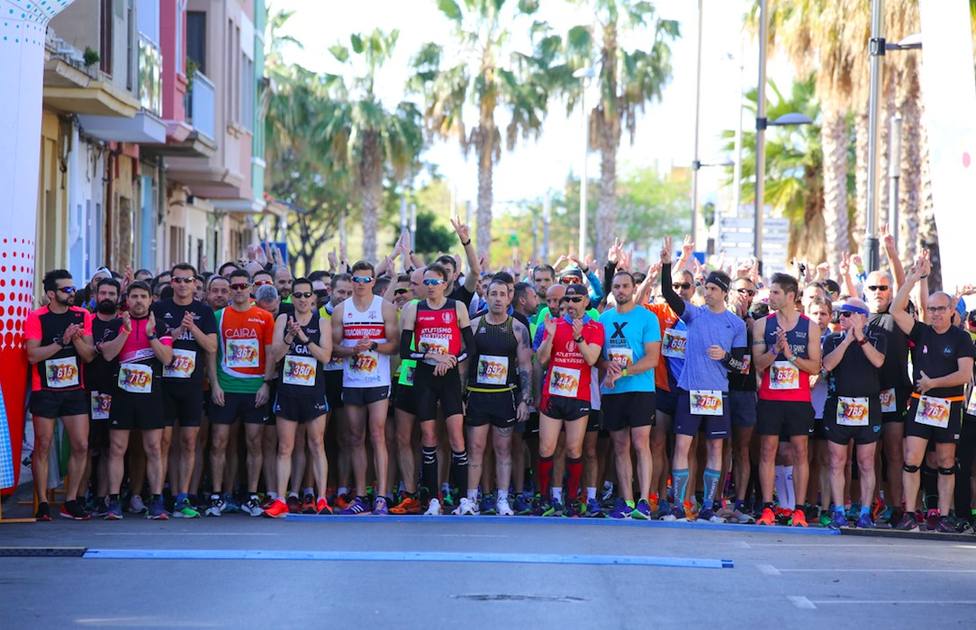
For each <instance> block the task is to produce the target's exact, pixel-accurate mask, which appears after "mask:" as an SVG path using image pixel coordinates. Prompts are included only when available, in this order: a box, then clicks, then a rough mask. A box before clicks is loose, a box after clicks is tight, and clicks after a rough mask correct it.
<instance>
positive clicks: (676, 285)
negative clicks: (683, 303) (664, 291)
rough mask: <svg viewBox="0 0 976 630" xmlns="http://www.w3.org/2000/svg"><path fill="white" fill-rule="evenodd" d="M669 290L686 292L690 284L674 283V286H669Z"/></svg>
mask: <svg viewBox="0 0 976 630" xmlns="http://www.w3.org/2000/svg"><path fill="white" fill-rule="evenodd" d="M671 288H672V289H674V290H675V291H677V290H678V289H681V290H682V291H687V290H688V289H690V288H691V283H690V282H675V283H674V284H672V285H671Z"/></svg>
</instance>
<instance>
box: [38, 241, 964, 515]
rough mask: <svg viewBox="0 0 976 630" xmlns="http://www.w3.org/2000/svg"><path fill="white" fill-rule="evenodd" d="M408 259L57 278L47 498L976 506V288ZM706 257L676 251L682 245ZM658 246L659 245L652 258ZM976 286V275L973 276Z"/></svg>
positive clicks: (634, 506) (120, 502) (49, 322)
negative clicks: (60, 433)
mask: <svg viewBox="0 0 976 630" xmlns="http://www.w3.org/2000/svg"><path fill="white" fill-rule="evenodd" d="M454 227H455V231H456V233H457V235H458V238H459V241H460V247H461V248H463V257H455V256H454V255H451V254H445V255H443V256H440V257H438V258H436V260H422V259H420V258H419V257H418V256H417V255H416V254H415V253H414V252H413V251H412V250H411V248H410V244H409V239H408V238H406V237H402V238H401V239H400V241H399V242H398V243H397V245H396V247H395V249H394V251H393V252H392V253H391V254H390V255H389V256H387V257H386V258H385V259H383V260H381V261H358V262H352V263H351V264H350V263H347V261H343V260H338V259H336V258H335V257H334V256H330V257H329V258H330V269H329V270H328V271H326V270H321V271H313V272H311V273H308V274H307V276H306V277H301V278H295V277H293V275H292V272H291V271H290V270H289V268H288V266H286V265H285V264H283V261H282V260H281V257H280V255H279V253H278V251H277V250H276V249H273V248H263V249H262V248H253V249H252V250H251V251H250V255H249V258H248V259H246V260H241V261H235V262H226V263H224V264H222V265H220V267H219V268H217V269H216V270H214V271H213V272H209V271H203V270H198V269H196V268H194V267H193V266H192V265H189V264H177V265H175V266H173V268H172V269H170V270H167V271H164V272H161V273H159V274H155V275H154V274H153V273H152V272H150V271H148V270H140V271H136V272H134V273H133V272H132V271H131V270H124V271H123V270H110V269H105V268H103V269H100V270H99V271H98V272H97V273H96V274H95V275H94V277H93V278H91V279H88V281H87V282H86V283H85V284H84V285H79V284H76V279H74V278H72V277H71V275H70V274H69V273H68V272H67V271H65V270H52V271H48V272H47V273H46V274H45V275H44V280H43V300H42V304H43V306H41V307H40V308H39V309H38V310H36V311H34V312H33V313H31V314H30V316H29V318H28V321H27V325H26V338H27V356H28V362H29V369H30V371H31V389H32V391H31V394H30V402H29V411H30V416H31V419H32V422H33V428H34V433H33V435H34V444H33V456H32V465H33V473H34V475H33V476H34V479H35V490H36V495H37V505H38V507H37V513H36V516H37V518H38V519H39V520H50V518H51V516H52V509H51V507H50V504H49V500H50V490H49V489H48V483H46V481H47V479H48V478H49V474H48V466H49V460H50V453H51V449H52V441H53V436H54V434H55V424H56V421H57V420H59V419H60V421H61V423H63V427H64V435H65V436H66V438H67V441H68V443H69V445H70V449H69V450H70V455H69V456H68V458H67V469H66V471H64V473H65V474H64V479H65V482H64V494H65V500H64V501H63V503H62V505H61V507H60V511H59V514H60V516H62V517H65V518H69V519H75V520H86V519H89V518H105V519H109V520H112V519H121V518H123V514H124V513H130V514H145V515H146V516H147V517H148V518H152V519H167V518H171V517H176V518H197V517H201V516H209V517H219V516H221V515H223V514H227V513H229V512H243V513H245V514H248V515H251V516H255V517H260V516H266V517H274V518H277V517H282V516H285V515H287V514H289V513H305V514H340V513H341V514H347V515H360V514H373V515H386V514H418V515H419V514H428V515H432V514H446V513H449V514H455V515H459V516H471V515H479V514H480V515H499V516H512V515H537V516H554V517H555V516H562V517H584V518H598V517H607V518H633V519H663V520H689V521H691V520H706V521H711V522H732V523H743V524H748V523H758V524H760V525H777V524H779V525H791V526H800V527H806V526H814V525H820V526H825V527H848V526H853V527H859V528H872V527H882V526H884V527H895V528H897V529H901V530H914V529H918V528H922V529H929V530H938V531H941V532H966V531H972V523H971V518H972V515H973V514H974V513H976V509H973V508H974V506H976V500H974V497H973V494H974V493H973V481H974V476H973V460H974V448H976V394H972V393H971V391H972V387H971V382H972V380H973V358H974V356H976V350H974V345H973V339H972V336H971V334H970V332H968V330H967V328H974V329H976V317H974V316H976V313H973V314H967V312H966V309H965V305H964V301H963V299H962V297H963V296H962V295H960V294H955V295H953V294H948V293H944V292H940V291H937V292H932V293H930V292H929V289H928V286H927V278H928V274H929V271H930V262H929V260H928V258H927V257H926V255H925V254H924V253H923V254H922V255H921V256H920V257H919V258H918V259H917V260H915V261H914V262H913V264H912V266H911V268H910V269H908V270H905V269H903V268H902V265H901V263H900V262H899V256H898V252H897V251H895V247H894V243H893V240H892V239H890V238H885V240H884V250H885V254H886V255H885V256H884V257H883V261H882V263H883V267H882V269H883V270H881V271H870V272H868V271H867V270H865V269H863V268H862V266H861V263H860V260H859V259H858V258H857V257H856V256H855V257H853V258H847V257H845V260H844V262H843V264H842V265H841V268H840V270H839V274H838V275H839V277H835V278H831V277H829V275H830V273H829V268H828V267H827V266H826V265H821V266H818V267H813V266H808V265H805V264H802V263H797V264H796V265H795V266H794V269H792V270H791V272H792V273H773V274H771V275H770V276H769V277H763V276H762V275H761V270H760V268H759V265H758V264H757V263H756V262H755V261H752V260H749V261H741V262H739V264H737V265H734V266H729V267H725V266H724V264H723V262H722V261H721V260H718V261H714V262H713V265H712V266H711V267H708V266H706V265H705V264H704V263H703V262H701V261H699V260H698V259H697V258H696V257H695V256H694V254H693V247H692V244H691V243H690V242H689V241H688V240H687V239H686V241H685V243H684V245H683V246H681V247H672V243H671V240H670V239H666V240H665V242H664V245H663V247H662V249H661V253H660V260H656V261H653V264H645V263H644V261H638V263H639V265H638V264H634V263H633V262H632V260H633V259H632V257H631V255H629V254H627V253H626V252H625V251H624V249H623V247H622V245H621V244H620V243H617V244H615V245H614V246H613V247H612V248H611V250H610V251H609V252H608V255H607V257H606V260H604V261H600V262H598V261H596V260H593V259H590V260H580V259H578V258H576V257H573V256H561V257H560V258H559V260H557V261H555V263H554V264H553V265H549V264H537V265H534V266H531V265H524V266H523V265H520V264H515V265H511V266H506V267H505V268H502V269H492V270H489V269H485V268H483V263H482V262H481V261H479V259H478V257H477V255H476V253H475V250H474V248H473V246H472V244H471V239H470V236H469V232H468V227H467V226H466V225H463V224H461V223H459V222H455V225H454ZM675 255H677V260H674V257H675ZM638 266H640V267H642V268H640V269H638V268H637V267H638ZM960 293H965V291H962V292H960Z"/></svg>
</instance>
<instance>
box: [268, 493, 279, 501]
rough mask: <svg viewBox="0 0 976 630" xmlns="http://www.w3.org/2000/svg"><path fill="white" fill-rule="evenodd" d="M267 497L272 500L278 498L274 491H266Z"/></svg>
mask: <svg viewBox="0 0 976 630" xmlns="http://www.w3.org/2000/svg"><path fill="white" fill-rule="evenodd" d="M268 497H270V498H271V500H272V501H274V500H275V499H277V498H278V493H277V492H274V491H271V492H268Z"/></svg>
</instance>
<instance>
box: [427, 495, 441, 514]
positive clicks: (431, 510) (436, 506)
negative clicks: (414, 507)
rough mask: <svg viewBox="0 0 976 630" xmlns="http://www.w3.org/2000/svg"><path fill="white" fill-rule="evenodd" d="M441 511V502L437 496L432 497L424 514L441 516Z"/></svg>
mask: <svg viewBox="0 0 976 630" xmlns="http://www.w3.org/2000/svg"><path fill="white" fill-rule="evenodd" d="M440 513H441V502H440V501H439V500H438V499H437V497H432V498H431V500H430V503H428V504H427V511H426V512H424V516H439V515H440Z"/></svg>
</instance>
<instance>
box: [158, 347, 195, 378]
mask: <svg viewBox="0 0 976 630" xmlns="http://www.w3.org/2000/svg"><path fill="white" fill-rule="evenodd" d="M196 367H197V353H196V352H194V351H193V350H180V349H179V348H173V362H172V363H170V364H169V365H167V366H164V367H163V376H164V377H166V378H190V377H191V376H193V370H195V369H196Z"/></svg>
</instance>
